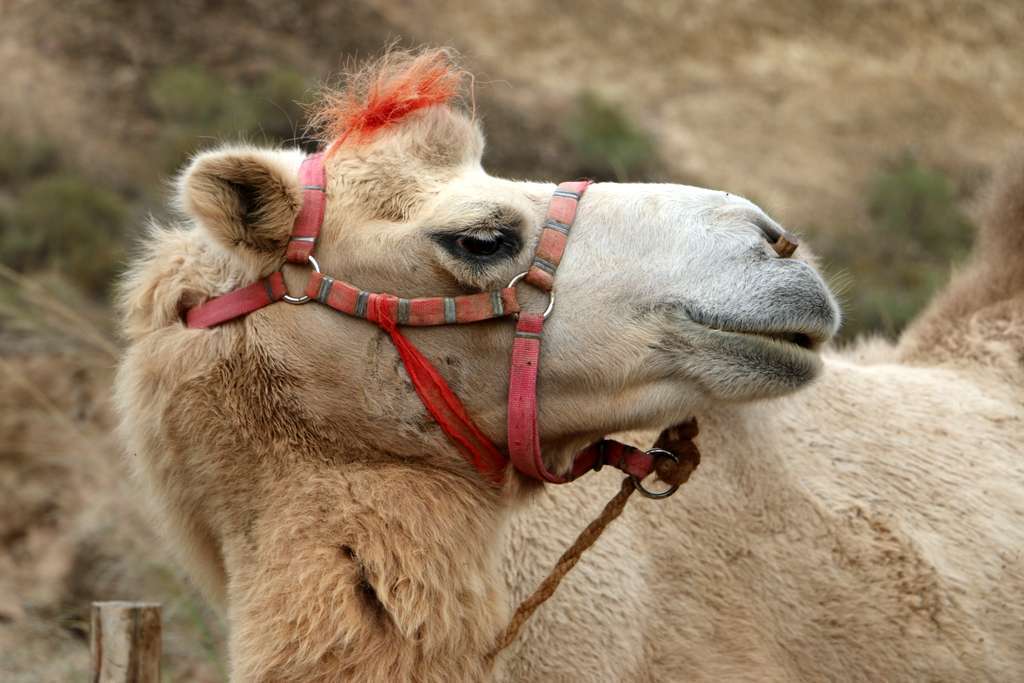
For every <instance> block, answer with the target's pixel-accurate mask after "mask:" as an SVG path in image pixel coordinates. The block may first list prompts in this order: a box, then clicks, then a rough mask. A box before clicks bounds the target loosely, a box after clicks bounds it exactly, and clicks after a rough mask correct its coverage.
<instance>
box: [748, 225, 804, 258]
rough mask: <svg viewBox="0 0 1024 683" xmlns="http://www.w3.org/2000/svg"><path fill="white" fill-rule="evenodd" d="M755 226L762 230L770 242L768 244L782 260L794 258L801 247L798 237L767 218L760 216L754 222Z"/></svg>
mask: <svg viewBox="0 0 1024 683" xmlns="http://www.w3.org/2000/svg"><path fill="white" fill-rule="evenodd" d="M754 224H755V225H757V227H758V228H760V230H761V233H762V234H763V235H764V237H765V239H766V240H768V243H769V244H771V245H772V249H774V250H775V253H776V254H778V255H779V256H781V257H782V258H788V257H790V256H792V255H793V252H794V251H796V248H797V247H798V246H799V245H800V240H799V238H797V236H796V235H794V234H792V233H790V232H789V231H787V230H786V229H785V228H783V227H782V226H781V225H779V224H778V223H776V222H775V221H773V220H772V219H771V218H768V217H767V216H758V217H757V218H756V219H755V220H754Z"/></svg>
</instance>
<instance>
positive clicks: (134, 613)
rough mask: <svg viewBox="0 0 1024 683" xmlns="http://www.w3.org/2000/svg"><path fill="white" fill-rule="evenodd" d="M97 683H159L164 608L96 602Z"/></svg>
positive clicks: (94, 645)
mask: <svg viewBox="0 0 1024 683" xmlns="http://www.w3.org/2000/svg"><path fill="white" fill-rule="evenodd" d="M91 648H92V680H93V683H159V681H160V605H159V604H157V603H153V602H94V603H92V638H91Z"/></svg>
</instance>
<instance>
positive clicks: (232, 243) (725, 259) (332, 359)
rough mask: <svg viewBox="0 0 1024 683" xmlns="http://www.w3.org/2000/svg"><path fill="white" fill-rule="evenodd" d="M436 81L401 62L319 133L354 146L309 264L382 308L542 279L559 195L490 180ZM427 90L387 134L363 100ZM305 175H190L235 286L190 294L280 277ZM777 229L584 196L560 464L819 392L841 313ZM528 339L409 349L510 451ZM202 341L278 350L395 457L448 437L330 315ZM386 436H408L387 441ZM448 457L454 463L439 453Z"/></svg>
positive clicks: (341, 158) (392, 372) (544, 378)
mask: <svg viewBox="0 0 1024 683" xmlns="http://www.w3.org/2000/svg"><path fill="white" fill-rule="evenodd" d="M438 68H447V65H445V64H442V63H441V62H439V61H437V59H436V56H435V58H434V61H430V58H426V61H425V58H420V60H418V61H414V62H413V63H412V64H411V65H410V64H408V63H406V64H400V65H398V66H396V65H394V64H392V65H390V66H385V68H384V71H383V72H377V73H376V74H374V76H373V78H375V79H376V80H375V81H373V82H372V83H370V84H368V85H366V86H365V87H364V88H363V91H362V92H359V89H358V87H356V89H355V90H354V91H353V92H349V93H348V95H347V97H349V98H353V97H355V98H356V101H357V104H356V105H352V103H351V102H350V101H348V100H343V99H340V97H341V96H339V97H336V98H334V99H333V100H330V99H329V102H328V105H327V106H326V107H325V111H324V112H323V113H322V114H321V118H324V119H326V121H325V123H326V124H327V127H328V128H330V126H331V125H335V126H337V127H338V128H339V130H338V131H337V133H338V135H337V136H335V141H334V144H333V145H332V146H331V147H330V149H329V153H328V157H327V162H326V170H327V176H328V187H327V198H328V199H327V208H326V215H325V219H324V224H323V229H322V233H321V237H320V239H319V242H318V243H317V247H316V252H315V253H316V258H317V259H318V260H319V263H320V265H321V267H322V269H323V271H324V272H325V273H327V274H329V275H332V276H334V277H337V278H340V279H343V280H345V281H347V282H350V283H353V284H355V285H356V286H358V287H361V288H363V289H366V290H368V291H379V292H390V293H393V294H396V295H398V296H402V297H417V296H454V295H458V294H464V293H467V292H473V291H484V290H490V289H495V288H499V287H501V286H504V285H505V284H506V283H508V282H509V280H510V279H511V278H512V277H513V276H514V275H515V274H517V273H520V272H522V271H523V270H525V269H526V268H527V267H528V266H529V263H530V261H531V258H532V255H533V251H534V247H535V245H536V241H537V237H538V235H539V232H540V230H541V224H542V222H543V220H544V217H545V211H546V207H547V204H548V201H549V200H550V197H551V193H552V190H553V189H554V186H553V185H552V184H550V183H543V182H541V183H538V182H522V181H513V180H506V179H503V178H497V177H494V176H491V175H488V174H487V173H486V172H485V171H484V170H483V169H482V167H481V153H482V150H483V145H484V142H483V137H482V135H481V132H480V129H479V127H478V125H477V123H476V122H475V121H474V120H473V119H472V117H471V116H470V115H468V114H467V113H466V112H464V111H462V110H461V109H460V108H458V107H457V106H455V104H454V103H453V101H451V99H450V98H451V95H452V93H451V92H450V91H449V90H448V87H449V86H451V85H452V81H453V79H456V78H457V77H458V75H457V73H456V72H454V71H443V72H439V71H432V70H431V69H438ZM431 78H433V79H434V82H429V83H424V82H423V81H425V80H427V79H431ZM403 79H405V80H404V81H403ZM410 79H413V80H412V81H410ZM415 79H419V81H420V82H415ZM431 87H433V88H434V89H435V90H436V91H439V92H440V94H437V93H434V92H426V93H425V94H423V93H421V97H422V99H424V100H425V101H426V102H428V103H429V106H420V107H419V108H417V109H415V110H413V111H410V112H408V113H407V114H405V115H403V116H401V117H400V118H399V117H398V116H397V115H396V116H393V117H392V118H393V119H396V120H393V121H390V122H389V123H388V124H387V125H386V126H381V127H380V128H379V129H376V130H375V129H373V128H372V126H371V125H370V124H372V123H373V121H369V122H368V121H367V120H366V119H368V118H369V119H372V113H371V114H367V111H366V107H367V106H370V105H367V104H366V102H367V100H368V99H372V98H374V97H376V98H378V99H387V98H388V97H389V95H388V93H387V92H386V91H387V90H388V89H389V88H391V89H392V90H401V89H402V88H406V89H412V90H416V88H421V89H422V88H431ZM375 89H376V90H375ZM356 92H357V93H358V95H355V94H354V93H356ZM432 96H433V97H435V98H436V100H437V101H436V102H434V101H432V100H430V97H432ZM360 107H362V109H360ZM332 117H333V118H332ZM360 117H362V118H360ZM530 144H543V141H542V140H538V141H532V142H530ZM302 158H303V154H301V153H300V152H298V151H294V150H288V151H269V150H259V149H254V148H240V147H228V148H223V149H220V150H217V151H213V152H208V153H205V154H201V155H200V156H198V157H197V158H196V159H194V161H193V162H192V163H191V165H190V166H189V167H188V169H187V170H186V171H185V173H184V174H183V175H182V177H181V179H180V184H179V191H180V194H179V199H180V203H181V206H182V208H183V209H184V210H185V212H186V213H187V214H189V215H190V216H191V218H193V219H194V221H195V224H196V226H197V228H198V239H201V240H205V241H208V242H209V243H210V245H209V258H210V259H211V260H215V261H216V263H217V267H218V269H217V271H216V272H217V277H223V278H224V279H223V280H222V281H216V280H213V281H211V280H203V281H202V282H198V283H195V284H196V285H197V286H196V289H198V290H199V292H193V293H192V294H191V295H190V296H193V297H196V296H208V295H210V294H218V293H221V292H223V291H226V290H227V289H231V288H232V287H234V286H237V285H238V284H239V283H244V282H245V281H247V280H252V279H255V278H256V277H259V276H260V275H265V274H267V273H269V272H272V271H273V270H276V269H278V268H279V267H280V266H281V262H282V258H283V254H284V250H285V246H286V243H287V240H288V238H289V235H290V232H291V230H292V224H293V222H294V219H295V216H296V214H297V212H298V210H299V206H300V204H301V194H300V187H299V185H298V176H297V172H298V166H299V164H300V162H301V160H302ZM780 231H781V228H779V226H778V225H777V224H776V223H775V222H774V221H773V220H772V219H771V218H770V217H768V216H767V215H766V214H765V212H764V211H762V210H761V209H760V208H758V207H757V206H756V205H755V204H753V203H751V202H750V201H747V200H745V199H743V198H741V197H738V196H736V195H732V194H728V193H726V192H720V191H715V190H708V189H702V188H698V187H691V186H684V185H670V184H616V183H599V184H596V185H593V186H592V187H591V188H590V189H589V190H588V191H587V193H586V195H585V197H584V199H583V200H582V202H581V204H580V210H579V214H578V217H577V221H576V224H575V225H574V227H573V228H572V232H571V237H570V239H569V243H568V247H567V250H566V253H565V256H564V259H563V262H562V264H561V266H560V268H559V270H558V273H557V277H556V281H555V290H554V291H555V297H556V300H555V308H554V313H553V315H552V317H551V319H550V320H549V322H548V325H547V329H546V332H545V342H544V354H543V356H542V361H541V371H540V380H539V382H540V390H539V394H540V426H541V430H542V434H541V436H542V440H543V442H544V445H545V448H546V450H547V451H548V452H549V454H550V457H552V458H555V461H553V463H555V462H556V461H557V459H558V458H564V457H567V454H569V453H570V452H571V451H573V449H576V448H579V447H580V446H581V445H582V444H584V443H586V442H590V441H593V440H595V439H598V438H600V437H601V436H602V435H604V434H607V433H610V432H615V431H620V430H626V429H639V428H655V427H658V426H664V425H666V424H669V423H672V422H673V421H678V420H680V419H683V418H686V417H687V416H689V415H691V414H692V413H693V411H694V410H696V409H699V407H700V406H701V404H702V403H705V402H707V401H721V400H729V401H735V400H749V399H756V398H763V397H771V396H777V395H779V394H783V393H786V392H789V391H792V390H794V389H797V388H799V387H801V386H803V385H804V384H806V383H807V382H808V381H810V380H811V379H812V378H813V377H814V376H815V375H816V373H817V372H818V371H819V369H820V366H821V364H820V361H819V358H818V355H817V353H816V350H817V348H818V347H819V346H820V345H821V344H822V343H823V342H825V341H826V340H828V339H829V337H831V336H832V334H833V333H834V332H835V330H836V328H837V325H838V322H839V311H838V308H837V305H836V303H835V300H834V299H833V297H832V296H831V294H830V292H829V290H828V288H827V287H826V285H825V284H824V282H823V280H822V278H821V277H820V275H819V274H818V272H817V271H816V270H815V268H814V267H813V266H812V265H810V264H809V263H808V262H807V261H806V260H804V259H802V258H800V257H799V256H795V257H791V258H782V257H780V256H779V255H778V254H776V253H775V251H774V250H773V249H772V246H771V242H772V241H773V240H774V239H775V237H776V236H778V234H779V233H780ZM285 274H286V280H287V282H288V285H289V289H290V291H292V292H293V293H298V292H301V291H302V287H303V284H304V282H305V278H306V276H307V272H306V271H305V270H304V269H303V268H301V267H296V266H286V267H285ZM520 297H521V299H522V301H523V302H524V307H525V308H530V309H536V310H541V309H543V308H544V306H545V305H546V303H547V297H546V294H544V293H543V292H540V291H538V290H533V289H532V288H531V287H530V286H529V285H527V284H522V285H520ZM186 298H187V297H186ZM178 305H179V307H180V306H181V305H184V304H183V303H182V302H178ZM512 327H513V325H512V324H511V323H510V322H508V321H500V320H499V321H490V322H483V323H476V324H471V325H457V326H450V327H439V328H422V329H421V328H417V329H411V330H409V331H408V336H409V337H410V338H411V339H412V341H413V342H414V343H415V344H416V345H417V346H419V347H420V348H421V349H422V350H423V352H424V353H425V354H426V356H427V357H428V358H430V359H432V361H433V362H434V363H435V364H436V365H437V366H438V368H439V369H440V370H441V372H442V374H444V375H445V376H446V378H447V379H448V381H449V382H450V383H451V385H452V387H453V388H454V389H455V391H456V393H457V394H458V395H459V396H460V397H461V398H462V400H463V401H464V402H465V404H466V406H467V408H468V409H469V412H470V413H471V414H472V415H473V417H474V419H475V420H476V421H477V422H478V424H479V425H480V426H481V427H482V428H483V430H484V431H485V432H486V433H487V434H488V435H489V436H491V438H492V439H493V440H494V441H495V442H496V443H499V444H500V443H501V442H502V439H503V437H504V429H505V428H504V418H505V409H506V387H507V373H508V364H509V359H508V355H509V349H510V345H511V341H512ZM195 334H206V335H218V336H230V337H239V338H241V337H244V338H246V339H247V343H249V344H252V345H255V346H259V347H261V348H262V349H265V350H266V353H267V354H269V355H272V356H273V357H274V358H275V359H276V360H277V362H279V363H280V364H281V365H282V366H283V367H286V368H289V369H290V371H291V372H293V373H296V374H297V375H299V377H297V380H298V383H299V384H301V386H302V387H303V390H302V392H301V394H300V396H299V397H297V398H296V400H297V401H300V402H302V403H303V404H304V406H303V410H304V411H308V413H309V414H311V415H312V416H314V417H315V418H316V419H317V420H323V421H324V423H327V424H336V425H347V427H342V429H344V430H346V431H347V432H349V433H350V434H351V435H360V434H369V433H373V439H374V440H375V441H376V442H377V444H378V445H379V446H381V447H383V448H384V449H386V450H387V451H388V452H391V453H394V454H395V455H396V457H400V458H401V457H421V456H422V453H423V441H424V438H425V436H424V435H425V434H426V436H427V437H431V438H433V437H436V436H437V434H436V431H437V430H435V429H434V427H433V426H431V424H430V420H429V416H427V415H426V414H425V412H424V410H423V408H422V407H421V406H420V405H419V401H418V399H417V397H416V396H415V394H414V392H413V391H412V390H411V388H410V386H409V382H408V380H407V378H406V377H405V376H404V375H403V373H402V372H401V371H400V370H399V368H398V364H397V360H396V355H395V353H394V351H393V350H392V349H391V348H390V347H389V345H388V344H386V343H382V339H384V337H382V332H381V331H380V330H379V329H377V328H376V327H375V326H373V325H372V324H368V323H367V322H366V321H363V320H359V319H353V318H349V317H346V316H343V315H339V314H336V313H334V312H332V311H330V310H328V309H325V308H324V307H321V306H318V305H316V304H314V305H309V306H288V305H285V304H277V305H274V306H271V307H270V308H267V309H264V310H262V311H260V312H258V313H256V314H253V315H252V316H251V317H250V318H249V319H248V320H247V321H246V322H245V323H243V324H232V325H229V326H227V327H226V328H225V329H221V330H215V331H206V332H198V333H195ZM387 423H392V425H393V427H394V428H393V429H381V427H380V425H381V424H387ZM378 431H383V432H387V433H388V434H390V436H388V435H382V434H378V433H377V432H378ZM382 442H383V443H382ZM435 445H436V448H437V450H440V451H445V450H447V448H446V445H445V444H444V442H443V439H441V440H439V441H438V442H437V443H436V444H435ZM428 450H430V451H434V450H435V448H430V449H428Z"/></svg>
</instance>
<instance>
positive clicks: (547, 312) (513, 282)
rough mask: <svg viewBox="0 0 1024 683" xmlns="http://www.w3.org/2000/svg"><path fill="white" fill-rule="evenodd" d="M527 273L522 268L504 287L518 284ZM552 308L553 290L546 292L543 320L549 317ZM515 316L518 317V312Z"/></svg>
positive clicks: (553, 307)
mask: <svg viewBox="0 0 1024 683" xmlns="http://www.w3.org/2000/svg"><path fill="white" fill-rule="evenodd" d="M529 274H530V271H528V270H524V271H523V272H521V273H519V275H516V276H515V277H514V278H512V279H511V280H509V282H508V284H507V285H505V289H509V288H511V287H515V286H516V285H517V284H519V281H520V280H522V279H523V278H524V277H526V276H527V275H529ZM553 310H555V293H554V292H548V307H547V308H545V309H544V316H543V317H544V319H545V320H547V319H548V317H550V315H551V311H553ZM515 317H516V318H518V317H519V314H518V313H516V314H515Z"/></svg>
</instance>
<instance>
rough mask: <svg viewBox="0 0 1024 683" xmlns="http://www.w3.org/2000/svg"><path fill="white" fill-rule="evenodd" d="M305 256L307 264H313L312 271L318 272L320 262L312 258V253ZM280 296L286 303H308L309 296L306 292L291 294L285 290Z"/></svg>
mask: <svg viewBox="0 0 1024 683" xmlns="http://www.w3.org/2000/svg"><path fill="white" fill-rule="evenodd" d="M306 258H307V261H308V263H309V265H311V266H313V272H314V273H319V272H320V264H319V263H317V262H316V259H315V258H313V255H312V254H310V255H309V256H308V257H306ZM282 298H283V299H284V300H285V301H287V302H288V303H290V304H295V305H298V304H305V303H309V296H308V295H306V294H303V295H302V296H292V295H291V294H288V293H287V292H285V295H284V296H283V297H282Z"/></svg>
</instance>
